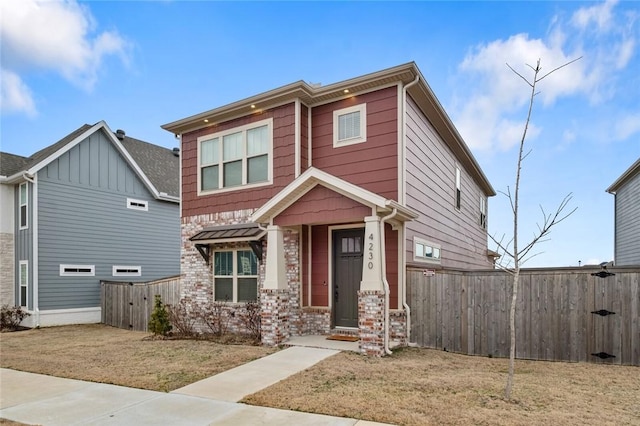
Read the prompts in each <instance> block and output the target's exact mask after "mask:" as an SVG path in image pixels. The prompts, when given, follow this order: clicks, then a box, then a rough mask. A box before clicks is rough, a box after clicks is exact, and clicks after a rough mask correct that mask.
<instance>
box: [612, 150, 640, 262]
mask: <svg viewBox="0 0 640 426" xmlns="http://www.w3.org/2000/svg"><path fill="white" fill-rule="evenodd" d="M607 192H608V193H610V194H613V196H614V197H615V204H614V210H615V212H614V223H615V225H614V252H613V258H614V262H615V264H616V265H617V266H624V265H640V158H639V159H638V160H636V162H635V163H633V164H632V165H631V167H629V168H628V169H627V170H626V171H625V172H624V173H622V175H620V177H619V178H618V179H616V181H615V182H614V183H612V184H611V186H610V187H609V188H607Z"/></svg>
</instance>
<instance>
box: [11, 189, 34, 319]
mask: <svg viewBox="0 0 640 426" xmlns="http://www.w3.org/2000/svg"><path fill="white" fill-rule="evenodd" d="M27 188H28V190H27V191H28V197H27V198H28V200H29V201H28V208H27V212H28V214H27V225H28V228H26V229H20V185H15V198H14V206H15V208H14V211H15V216H14V217H15V234H14V235H15V248H14V249H15V269H14V275H13V276H14V278H15V286H14V295H15V304H16V305H18V304H19V303H20V300H19V297H20V282H19V280H20V275H19V269H20V261H21V260H28V261H29V267H28V272H27V276H28V285H27V309H29V310H31V309H33V261H32V259H33V184H31V183H29V182H27Z"/></svg>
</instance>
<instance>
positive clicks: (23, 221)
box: [20, 182, 29, 229]
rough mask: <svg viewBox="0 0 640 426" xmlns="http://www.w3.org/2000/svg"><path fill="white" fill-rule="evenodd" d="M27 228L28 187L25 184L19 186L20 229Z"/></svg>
mask: <svg viewBox="0 0 640 426" xmlns="http://www.w3.org/2000/svg"><path fill="white" fill-rule="evenodd" d="M28 227H29V187H28V186H27V183H26V182H24V183H21V184H20V229H26V228H28Z"/></svg>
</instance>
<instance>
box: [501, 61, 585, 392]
mask: <svg viewBox="0 0 640 426" xmlns="http://www.w3.org/2000/svg"><path fill="white" fill-rule="evenodd" d="M579 59H580V58H577V59H574V60H572V61H570V62H567V63H565V64H564V65H561V66H559V67H557V68H554V69H553V70H551V71H549V72H548V73H546V74H544V75H542V76H540V74H541V71H542V67H541V66H540V59H538V62H537V63H536V66H535V67H533V66H531V65H528V64H527V66H528V67H529V68H531V70H532V71H533V78H532V79H531V80H528V79H527V78H526V77H524V76H522V74H520V73H519V72H517V71H516V70H514V69H513V68H512V67H511V66H510V65H509V64H507V67H509V69H510V70H511V71H513V72H514V73H515V74H516V75H518V76H519V77H520V78H521V79H522V80H524V81H525V82H526V83H527V84H528V85H529V86H530V87H531V95H530V97H529V109H528V112H527V120H526V122H525V125H524V131H523V132H522V138H521V139H520V149H519V151H518V167H517V169H516V182H515V187H514V191H513V193H512V192H511V190H510V189H509V187H507V191H506V192H502V193H503V194H504V195H506V196H507V198H508V199H509V203H510V204H511V211H512V213H513V237H512V239H511V240H509V241H508V242H506V243H505V242H504V236H503V237H502V238H501V239H500V240H498V239H496V238H495V237H493V236H491V239H492V240H493V241H494V242H495V243H496V244H497V246H498V252H500V253H501V254H502V259H503V260H502V262H501V264H500V265H498V266H499V267H501V269H504V270H506V271H507V272H509V273H510V274H511V275H512V278H513V284H512V296H511V309H510V312H509V330H510V338H511V344H510V348H509V374H508V377H507V384H506V387H505V391H504V394H505V398H506V399H507V400H508V399H511V389H512V387H513V375H514V371H515V355H516V326H515V322H516V300H517V298H518V284H519V281H520V267H521V266H522V265H523V264H524V263H525V262H527V261H528V260H530V259H531V258H532V257H534V256H536V255H538V254H540V253H532V252H531V251H532V249H533V248H534V247H535V246H536V244H538V243H541V242H543V241H547V239H546V237H547V236H548V235H549V232H550V231H551V228H552V227H554V226H555V225H557V224H558V223H560V222H562V221H563V220H565V219H566V218H567V217H569V216H570V215H571V214H572V213H573V212H575V211H576V208H574V209H573V210H571V211H569V212H567V208H568V206H569V202H570V201H571V198H572V195H571V194H568V195H567V196H565V197H564V199H563V200H562V202H560V205H559V206H558V208H557V209H556V210H555V212H554V213H551V214H547V213H546V212H545V210H544V209H543V208H542V206H540V210H541V211H542V223H541V224H540V223H539V224H538V232H537V233H536V234H534V236H533V239H532V240H531V241H530V242H529V243H528V244H526V245H524V247H522V248H521V247H520V245H519V241H518V213H519V211H518V209H519V202H520V198H519V195H520V176H521V171H522V162H523V161H524V159H525V158H527V156H528V155H529V154H530V153H531V150H529V151H527V152H526V153H525V140H526V138H527V131H528V129H529V123H530V121H531V112H532V111H533V101H534V99H535V97H536V95H537V94H538V93H539V92H536V86H537V84H538V83H539V82H540V81H542V80H543V79H544V78H545V77H547V76H549V75H550V74H552V73H554V72H556V71H558V70H559V69H561V68H564V67H566V66H567V65H569V64H572V63H573V62H575V61H577V60H579ZM505 256H506V258H505ZM511 262H513V263H511Z"/></svg>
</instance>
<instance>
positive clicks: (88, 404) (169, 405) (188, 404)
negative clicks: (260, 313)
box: [0, 347, 380, 426]
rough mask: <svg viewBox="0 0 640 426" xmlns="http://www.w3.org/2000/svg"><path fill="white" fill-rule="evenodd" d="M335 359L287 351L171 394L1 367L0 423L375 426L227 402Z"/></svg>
mask: <svg viewBox="0 0 640 426" xmlns="http://www.w3.org/2000/svg"><path fill="white" fill-rule="evenodd" d="M337 352H338V351H335V350H330V349H317V348H298V347H292V348H288V349H285V350H282V351H280V352H276V353H275V354H272V355H270V356H268V357H265V358H261V359H258V360H256V361H253V362H250V363H247V364H245V365H243V366H240V367H237V368H236V369H233V370H229V371H227V372H225V373H221V374H219V375H217V376H213V377H211V378H208V379H205V380H202V381H200V382H196V383H194V384H192V385H189V386H186V387H184V388H181V389H177V390H175V391H174V392H171V393H162V392H155V391H148V390H141V389H133V388H126V387H122V386H114V385H107V384H102V383H92V382H84V381H80V380H72V379H62V378H58V377H52V376H45V375H41V374H33V373H24V372H20V371H14V370H8V369H4V368H3V369H0V417H1V418H6V419H10V420H14V421H19V422H22V423H27V424H39V425H291V424H295V425H318V426H321V425H335V426H342V425H344V426H347V425H358V426H370V425H380V423H373V422H368V421H364V420H356V419H348V418H342V417H331V416H323V415H319V414H309V413H301V412H296V411H287V410H278V409H274V408H266V407H256V406H251V405H245V404H240V403H237V402H230V401H237V400H240V399H242V397H243V396H245V395H248V394H251V393H254V392H256V391H258V390H260V389H262V388H264V387H267V386H269V385H271V384H273V383H276V382H278V381H279V380H282V379H284V378H286V377H288V376H289V375H291V374H294V373H296V372H298V371H301V370H304V369H306V368H308V367H310V366H312V365H313V364H315V363H317V362H319V361H320V360H322V359H325V358H327V357H329V356H331V355H333V354H335V353H337ZM227 373H229V374H227Z"/></svg>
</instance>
